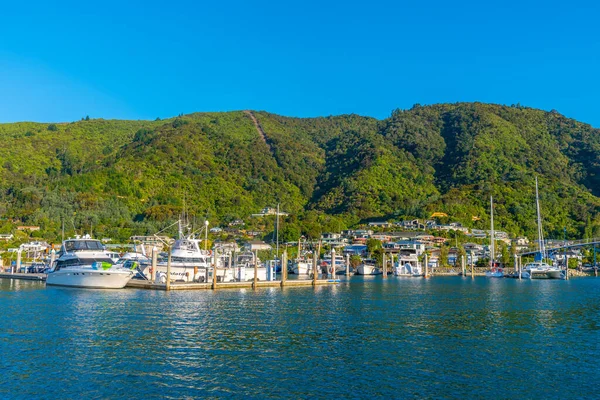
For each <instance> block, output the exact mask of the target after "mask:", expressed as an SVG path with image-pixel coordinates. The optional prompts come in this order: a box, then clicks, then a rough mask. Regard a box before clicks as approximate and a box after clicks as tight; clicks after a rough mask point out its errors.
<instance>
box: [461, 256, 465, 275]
mask: <svg viewBox="0 0 600 400" xmlns="http://www.w3.org/2000/svg"><path fill="white" fill-rule="evenodd" d="M460 268H461V270H462V276H465V273H466V271H465V256H464V255H462V254H461V255H460Z"/></svg>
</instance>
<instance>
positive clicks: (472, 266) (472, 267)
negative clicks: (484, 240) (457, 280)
mask: <svg viewBox="0 0 600 400" xmlns="http://www.w3.org/2000/svg"><path fill="white" fill-rule="evenodd" d="M474 267H475V266H474V265H473V251H471V278H473V277H474V275H473V272H474V271H473V269H474Z"/></svg>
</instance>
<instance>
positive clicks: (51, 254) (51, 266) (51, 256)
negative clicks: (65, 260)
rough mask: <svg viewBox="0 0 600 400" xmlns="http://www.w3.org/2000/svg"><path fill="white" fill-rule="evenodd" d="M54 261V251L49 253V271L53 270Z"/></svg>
mask: <svg viewBox="0 0 600 400" xmlns="http://www.w3.org/2000/svg"><path fill="white" fill-rule="evenodd" d="M54 261H56V250H54V249H52V251H51V252H50V270H53V269H54Z"/></svg>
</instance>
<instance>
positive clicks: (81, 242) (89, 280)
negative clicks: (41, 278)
mask: <svg viewBox="0 0 600 400" xmlns="http://www.w3.org/2000/svg"><path fill="white" fill-rule="evenodd" d="M134 273H135V272H134V271H132V270H130V269H126V268H123V267H121V266H116V265H114V263H113V260H112V259H111V258H110V257H109V255H108V253H107V252H106V251H105V250H104V246H103V245H102V243H101V242H100V241H99V240H95V239H89V238H84V239H68V240H65V241H64V242H63V244H62V247H61V250H60V252H59V257H58V259H57V260H56V261H55V262H54V265H53V266H52V270H51V271H50V272H49V273H48V276H47V278H46V284H47V285H56V286H72V287H82V288H95V289H121V288H123V287H125V285H127V282H129V280H130V279H131V278H132V277H133V275H134Z"/></svg>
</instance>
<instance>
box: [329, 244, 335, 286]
mask: <svg viewBox="0 0 600 400" xmlns="http://www.w3.org/2000/svg"><path fill="white" fill-rule="evenodd" d="M329 270H330V271H331V279H335V249H331V266H330V267H329Z"/></svg>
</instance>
